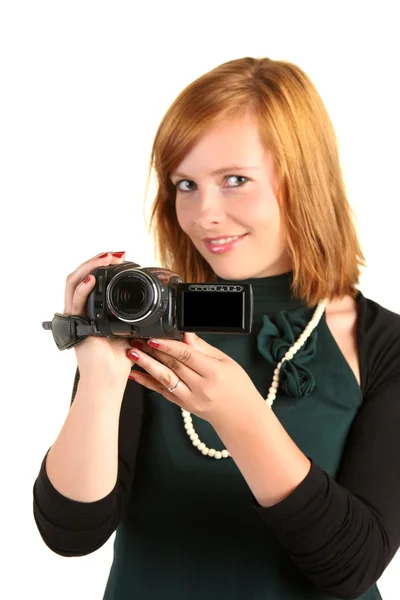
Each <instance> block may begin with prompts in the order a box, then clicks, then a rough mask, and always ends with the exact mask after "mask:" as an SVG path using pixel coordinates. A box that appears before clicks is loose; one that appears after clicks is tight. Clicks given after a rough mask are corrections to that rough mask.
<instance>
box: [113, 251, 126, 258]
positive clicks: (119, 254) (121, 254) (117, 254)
mask: <svg viewBox="0 0 400 600" xmlns="http://www.w3.org/2000/svg"><path fill="white" fill-rule="evenodd" d="M124 254H125V252H113V253H112V255H113V256H115V258H122V257H123V255H124Z"/></svg>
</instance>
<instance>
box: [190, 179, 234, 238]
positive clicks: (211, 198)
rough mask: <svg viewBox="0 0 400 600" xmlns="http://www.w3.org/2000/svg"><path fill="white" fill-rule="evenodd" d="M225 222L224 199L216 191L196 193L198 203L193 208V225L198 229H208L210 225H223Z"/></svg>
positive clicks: (209, 190)
mask: <svg viewBox="0 0 400 600" xmlns="http://www.w3.org/2000/svg"><path fill="white" fill-rule="evenodd" d="M225 220H226V209H225V202H224V198H222V197H221V195H220V194H219V193H218V190H217V189H214V190H211V189H208V190H205V191H203V192H200V191H198V201H197V202H196V203H195V207H193V223H194V225H196V226H197V227H198V228H199V229H204V230H206V229H208V227H209V226H210V225H211V224H214V223H223V222H224V221H225Z"/></svg>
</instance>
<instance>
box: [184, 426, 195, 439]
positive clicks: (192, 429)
mask: <svg viewBox="0 0 400 600" xmlns="http://www.w3.org/2000/svg"><path fill="white" fill-rule="evenodd" d="M186 433H187V434H188V435H189V436H190V435H192V433H194V427H193V425H192V426H191V427H190V429H186Z"/></svg>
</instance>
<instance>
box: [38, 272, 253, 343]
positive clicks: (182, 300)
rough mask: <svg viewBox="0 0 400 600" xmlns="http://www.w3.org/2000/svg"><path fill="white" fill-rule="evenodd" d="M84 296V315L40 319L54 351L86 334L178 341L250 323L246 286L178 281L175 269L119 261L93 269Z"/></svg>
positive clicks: (247, 328)
mask: <svg viewBox="0 0 400 600" xmlns="http://www.w3.org/2000/svg"><path fill="white" fill-rule="evenodd" d="M91 274H92V275H94V276H95V277H96V284H95V287H94V288H93V290H92V291H91V292H90V294H89V296H88V300H87V308H86V314H87V318H84V317H81V316H78V315H66V314H63V313H55V314H54V318H53V320H52V321H45V322H43V323H42V327H43V329H50V330H52V333H53V337H54V340H55V342H56V344H57V347H58V348H59V350H65V349H69V348H72V347H73V346H76V345H77V344H79V343H80V342H82V341H83V340H84V339H86V338H87V337H88V335H94V336H99V337H126V338H145V339H148V338H151V337H153V338H169V339H172V340H182V339H183V334H184V332H185V331H193V332H196V333H201V332H203V333H231V334H233V333H237V334H249V333H251V328H252V324H253V290H252V287H251V284H248V283H247V284H246V283H240V282H237V283H236V282H229V283H219V282H217V283H201V282H200V283H183V282H182V279H181V278H180V277H179V275H178V274H177V273H174V272H173V271H170V270H169V269H163V268H159V267H141V266H140V265H138V264H137V263H134V262H128V261H125V262H124V263H123V264H119V265H109V266H107V267H97V268H96V269H94V270H93V271H92V272H91Z"/></svg>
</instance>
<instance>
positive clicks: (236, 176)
mask: <svg viewBox="0 0 400 600" xmlns="http://www.w3.org/2000/svg"><path fill="white" fill-rule="evenodd" d="M232 178H236V179H241V180H242V181H241V182H240V183H239V185H230V186H228V187H242V186H243V185H244V184H245V183H247V182H248V181H249V179H248V177H244V176H243V175H227V176H226V177H225V179H224V180H225V181H226V180H227V179H232ZM187 182H188V183H189V184H194V185H196V184H195V183H194V181H191V180H190V179H181V180H180V181H177V182H176V183H175V184H174V186H175V187H176V189H177V190H178V191H180V192H183V193H187V192H191V191H193V190H188V189H183V188H181V187H179V186H180V185H181V183H187Z"/></svg>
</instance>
